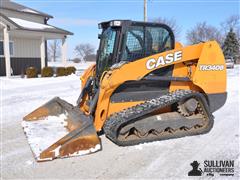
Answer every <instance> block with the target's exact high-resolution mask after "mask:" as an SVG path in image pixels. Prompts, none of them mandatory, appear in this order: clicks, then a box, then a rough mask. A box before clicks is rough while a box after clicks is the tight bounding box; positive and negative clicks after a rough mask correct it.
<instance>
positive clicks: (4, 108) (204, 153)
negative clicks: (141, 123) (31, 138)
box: [0, 66, 240, 179]
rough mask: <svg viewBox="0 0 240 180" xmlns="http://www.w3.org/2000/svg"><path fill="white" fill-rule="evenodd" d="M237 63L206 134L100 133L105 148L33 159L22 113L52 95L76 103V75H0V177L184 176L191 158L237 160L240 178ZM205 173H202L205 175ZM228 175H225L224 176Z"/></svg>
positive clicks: (78, 84) (230, 71)
mask: <svg viewBox="0 0 240 180" xmlns="http://www.w3.org/2000/svg"><path fill="white" fill-rule="evenodd" d="M239 71H240V66H236V67H235V69H234V70H228V99H227V102H226V104H225V106H224V107H222V108H221V109H220V110H219V111H217V112H216V113H214V115H215V124H214V128H213V129H212V131H211V132H210V133H208V134H206V135H202V136H195V137H186V138H182V139H175V140H167V141H162V142H154V143H149V144H143V145H137V146H132V147H118V146H116V145H115V144H113V143H112V142H110V141H109V140H108V139H106V138H105V137H104V136H101V139H102V145H103V150H102V151H100V152H98V153H95V154H91V155H87V156H81V157H74V158H65V159H57V160H54V161H50V162H44V163H37V162H36V161H35V160H34V157H33V155H32V153H31V150H30V147H29V145H28V143H27V140H26V138H25V135H24V133H23V130H22V127H21V121H22V117H23V116H24V115H26V114H27V113H29V112H31V111H32V110H34V109H35V108H36V107H38V106H39V105H41V104H43V103H45V102H46V101H48V100H49V99H51V98H53V97H54V96H60V97H61V98H63V99H65V100H67V101H69V102H70V103H73V104H75V101H76V99H77V97H78V95H79V88H80V80H79V77H77V76H75V75H72V76H68V77H59V78H39V79H20V78H11V79H6V78H0V81H1V99H0V100H1V109H0V110H1V138H2V139H1V140H2V141H1V142H2V143H1V152H2V156H1V169H2V171H1V177H2V178H3V179H45V178H48V179H79V178H83V179H86V178H88V179H93V178H99V179H113V178H122V179H126V178H128V179H135V178H137V179H139V178H140V179H146V178H155V179H159V178H161V179H162V178H171V179H176V178H178V179H186V178H187V173H188V171H190V170H191V166H190V163H191V162H193V161H194V160H197V161H198V162H200V163H202V162H203V161H204V160H235V176H234V177H233V178H232V177H231V178H230V179H238V178H239V167H238V166H239V102H240V99H239V88H240V87H239V82H240V76H239ZM205 177H206V176H205ZM223 179H226V177H223Z"/></svg>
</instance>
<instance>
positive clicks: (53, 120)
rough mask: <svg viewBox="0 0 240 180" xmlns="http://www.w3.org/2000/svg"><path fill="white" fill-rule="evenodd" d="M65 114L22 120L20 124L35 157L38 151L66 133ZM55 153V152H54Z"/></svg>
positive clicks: (38, 153) (37, 156) (44, 148)
mask: <svg viewBox="0 0 240 180" xmlns="http://www.w3.org/2000/svg"><path fill="white" fill-rule="evenodd" d="M65 119H67V117H66V115H65V114H61V115H59V116H58V117H57V116H48V117H47V118H45V119H42V120H37V121H23V122H22V126H23V128H24V132H25V133H26V136H27V139H28V143H29V145H30V147H31V149H32V151H33V153H34V155H35V157H36V158H37V159H39V156H40V153H41V152H42V151H44V150H46V149H47V148H48V147H49V146H51V145H52V144H54V143H55V142H57V141H58V140H59V139H61V138H62V137H64V136H65V135H67V134H68V131H67V129H66V128H65V126H66V125H67V124H66V123H67V122H66V121H65ZM55 155H56V154H55Z"/></svg>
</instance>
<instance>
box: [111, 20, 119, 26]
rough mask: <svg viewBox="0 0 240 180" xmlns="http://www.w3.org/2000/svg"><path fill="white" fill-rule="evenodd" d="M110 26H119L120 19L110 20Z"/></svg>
mask: <svg viewBox="0 0 240 180" xmlns="http://www.w3.org/2000/svg"><path fill="white" fill-rule="evenodd" d="M110 26H121V21H111V22H110Z"/></svg>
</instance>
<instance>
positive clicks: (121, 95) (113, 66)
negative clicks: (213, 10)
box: [22, 20, 227, 161]
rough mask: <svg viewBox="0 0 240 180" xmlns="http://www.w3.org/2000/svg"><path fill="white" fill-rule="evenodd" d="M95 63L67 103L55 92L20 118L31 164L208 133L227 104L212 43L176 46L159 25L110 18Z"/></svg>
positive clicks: (218, 57)
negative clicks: (104, 142) (110, 146)
mask: <svg viewBox="0 0 240 180" xmlns="http://www.w3.org/2000/svg"><path fill="white" fill-rule="evenodd" d="M99 27H100V28H101V29H102V33H101V34H100V35H99V39H100V45H99V49H98V52H97V61H96V65H93V66H91V67H89V68H88V69H87V70H86V71H85V72H84V74H83V75H82V77H81V81H82V91H81V94H80V96H79V99H78V100H77V105H76V106H73V105H71V104H69V103H67V102H66V101H64V100H62V99H60V98H58V97H56V98H54V99H52V100H50V101H49V102H47V103H46V104H44V105H43V106H41V107H39V108H38V109H36V110H35V111H33V112H32V113H30V114H28V115H27V116H25V117H24V120H23V123H22V126H23V128H24V131H25V134H26V136H27V138H28V142H29V144H30V146H31V148H32V151H33V153H34V155H35V157H36V159H37V161H46V160H52V159H55V158H63V157H69V156H76V155H83V154H89V153H93V152H96V151H98V150H100V149H101V143H100V138H99V136H98V135H99V134H101V133H104V134H105V136H106V137H107V138H108V139H110V140H111V141H112V142H114V143H115V144H117V145H119V146H130V145H136V144H139V143H144V142H151V141H159V140H165V139H172V138H180V137H184V136H193V135H199V134H204V133H207V132H209V131H210V130H211V128H212V126H213V119H214V118H213V115H212V113H213V112H214V111H216V110H217V109H219V108H220V107H222V106H223V105H224V103H225V101H226V97H227V93H226V65H225V60H224V56H223V53H222V51H221V48H220V47H219V45H218V44H217V42H215V41H209V42H201V43H199V44H196V45H191V46H186V47H183V46H182V45H181V44H180V43H178V42H175V39H174V34H173V32H172V30H171V29H170V28H169V27H168V26H167V25H165V24H159V23H148V22H135V21H130V20H112V21H108V22H103V23H100V24H99Z"/></svg>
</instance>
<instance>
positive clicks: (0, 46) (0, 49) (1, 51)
mask: <svg viewBox="0 0 240 180" xmlns="http://www.w3.org/2000/svg"><path fill="white" fill-rule="evenodd" d="M9 51H10V55H11V56H13V42H9ZM0 56H4V47H3V41H0Z"/></svg>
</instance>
